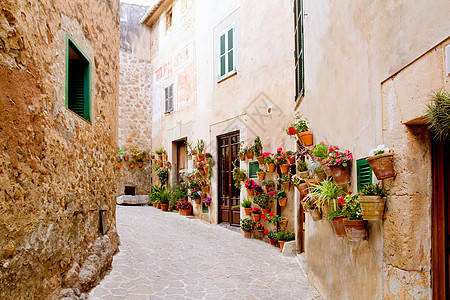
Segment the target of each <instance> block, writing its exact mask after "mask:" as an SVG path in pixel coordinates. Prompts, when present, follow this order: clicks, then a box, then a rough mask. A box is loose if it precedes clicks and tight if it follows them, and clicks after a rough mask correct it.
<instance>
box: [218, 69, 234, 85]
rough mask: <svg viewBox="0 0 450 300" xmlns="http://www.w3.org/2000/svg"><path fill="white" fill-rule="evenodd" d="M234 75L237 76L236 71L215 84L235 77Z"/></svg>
mask: <svg viewBox="0 0 450 300" xmlns="http://www.w3.org/2000/svg"><path fill="white" fill-rule="evenodd" d="M236 74H237V71H233V73H230V74H228V75H226V76H225V77H222V78H220V79H219V80H217V83H221V82H223V81H225V80H227V79H228V78H231V77H233V76H236Z"/></svg>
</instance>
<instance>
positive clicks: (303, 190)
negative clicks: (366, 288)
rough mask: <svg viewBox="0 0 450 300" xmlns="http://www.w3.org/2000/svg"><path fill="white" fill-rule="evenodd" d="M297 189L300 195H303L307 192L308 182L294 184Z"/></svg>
mask: <svg viewBox="0 0 450 300" xmlns="http://www.w3.org/2000/svg"><path fill="white" fill-rule="evenodd" d="M296 188H297V190H298V191H299V193H300V195H304V194H307V193H308V184H307V183H300V184H299V185H297V186H296Z"/></svg>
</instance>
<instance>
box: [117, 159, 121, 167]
mask: <svg viewBox="0 0 450 300" xmlns="http://www.w3.org/2000/svg"><path fill="white" fill-rule="evenodd" d="M120 168H122V162H121V161H119V162H117V169H120Z"/></svg>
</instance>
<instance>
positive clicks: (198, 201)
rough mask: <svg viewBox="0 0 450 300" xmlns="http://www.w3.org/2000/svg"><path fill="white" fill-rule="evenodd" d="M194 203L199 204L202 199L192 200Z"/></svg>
mask: <svg viewBox="0 0 450 300" xmlns="http://www.w3.org/2000/svg"><path fill="white" fill-rule="evenodd" d="M194 201H195V204H200V203H201V202H202V199H201V198H200V199H194Z"/></svg>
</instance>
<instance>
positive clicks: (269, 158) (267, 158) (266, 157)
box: [262, 152, 276, 172]
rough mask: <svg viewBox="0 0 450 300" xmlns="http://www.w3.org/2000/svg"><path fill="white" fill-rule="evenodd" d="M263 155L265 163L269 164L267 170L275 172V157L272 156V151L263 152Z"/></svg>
mask: <svg viewBox="0 0 450 300" xmlns="http://www.w3.org/2000/svg"><path fill="white" fill-rule="evenodd" d="M262 157H263V158H264V163H265V164H266V165H267V171H268V172H275V168H276V165H275V159H274V158H273V157H272V153H270V152H264V153H263V154H262Z"/></svg>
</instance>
